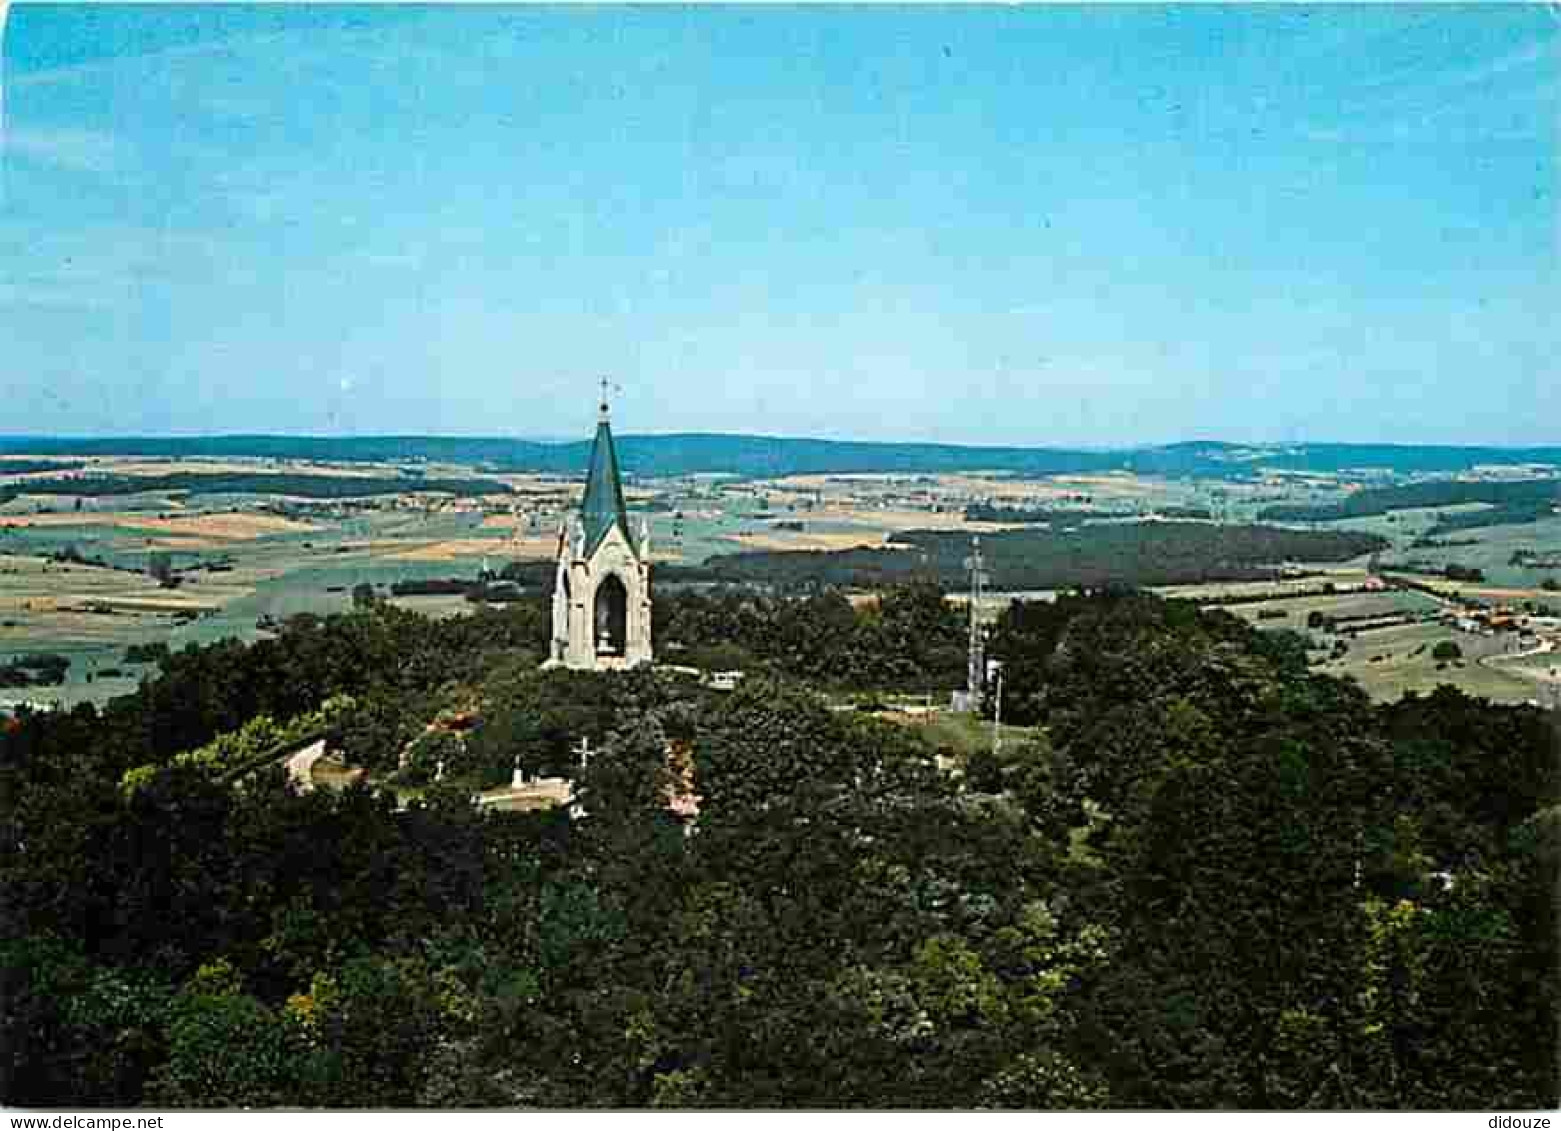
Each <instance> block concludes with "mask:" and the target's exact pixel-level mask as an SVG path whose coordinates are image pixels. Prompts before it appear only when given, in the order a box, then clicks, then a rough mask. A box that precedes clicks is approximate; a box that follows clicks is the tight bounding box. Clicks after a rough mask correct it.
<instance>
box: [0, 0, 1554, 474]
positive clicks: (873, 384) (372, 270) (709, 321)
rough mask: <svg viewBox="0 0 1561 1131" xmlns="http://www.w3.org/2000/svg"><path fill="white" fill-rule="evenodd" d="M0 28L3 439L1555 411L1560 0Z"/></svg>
mask: <svg viewBox="0 0 1561 1131" xmlns="http://www.w3.org/2000/svg"><path fill="white" fill-rule="evenodd" d="M0 20H3V29H0V35H3V43H0V433H4V434H13V435H14V434H69V435H163V434H199V433H231V432H274V433H294V434H315V435H318V434H335V433H350V434H360V435H364V434H385V433H419V434H425V433H440V434H462V435H487V436H522V437H552V438H559V437H579V436H584V435H587V434H589V431H590V429H591V427H592V422H593V419H594V410H595V401H596V399H597V390H598V385H597V381H598V379H599V378H600V377H601V376H602V375H604V374H605V375H610V376H611V378H612V379H613V380H614V381H615V382H616V384H617V385H618V386H620V391H618V392H617V393H615V396H614V410H613V411H614V422H615V426H616V427H617V429H618V430H619V431H620V432H634V433H651V432H708V431H724V432H742V433H750V434H762V435H795V436H816V437H828V438H840V439H846V438H851V439H869V440H931V441H943V442H951V443H976V444H1021V445H1033V446H1114V445H1130V444H1150V443H1162V442H1170V441H1175V440H1184V439H1215V440H1230V441H1238V442H1263V443H1273V442H1299V441H1312V442H1320V441H1360V442H1372V441H1380V442H1398V443H1471V444H1472V443H1483V444H1541V443H1552V444H1555V443H1561V236H1558V221H1561V210H1558V200H1561V197H1558V162H1561V9H1558V8H1556V7H1555V6H1544V5H1526V6H1505V5H1502V6H1496V5H1491V6H1472V7H1464V6H1430V7H1420V6H1402V5H1401V6H1370V7H1365V6H1359V7H1358V6H1349V5H1346V6H1329V7H1303V6H1291V5H1268V6H1256V7H1235V6H1166V7H1154V6H1149V7H1139V6H1133V7H1126V6H1123V7H1115V6H1091V7H1050V6H1037V7H1013V6H1003V7H921V8H916V7H852V8H831V7H769V6H761V7H707V8H697V7H696V8H688V7H677V8H673V7H633V8H617V7H547V8H529V7H514V8H511V7H488V6H471V7H434V8H423V7H417V8H410V7H375V8H358V7H310V6H288V7H275V6H263V5H262V6H254V7H246V6H216V7H200V6H182V5H180V6H160V5H154V6H139V7H110V6H95V5H78V6H71V5H60V6H55V5H31V4H13V5H11V6H10V8H9V13H8V16H0Z"/></svg>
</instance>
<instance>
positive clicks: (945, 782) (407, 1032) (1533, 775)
mask: <svg viewBox="0 0 1561 1131" xmlns="http://www.w3.org/2000/svg"><path fill="white" fill-rule="evenodd" d="M660 604H661V602H658V605H660ZM545 614H546V610H545V608H544V607H542V606H541V605H540V604H537V603H527V602H522V603H519V604H516V605H513V606H510V607H507V608H505V609H503V610H491V609H481V610H478V611H477V612H475V613H474V614H473V615H471V616H468V617H462V618H456V619H452V620H447V621H443V622H430V621H425V620H423V619H422V618H420V617H417V616H414V615H412V614H409V613H405V612H401V611H398V610H396V609H394V608H392V607H389V606H386V605H383V604H379V603H375V604H372V605H367V606H365V607H363V608H361V609H358V610H355V611H354V612H352V613H349V614H344V615H342V616H338V617H331V618H326V619H324V620H319V619H313V618H300V619H297V620H295V621H293V622H289V623H288V624H287V625H285V626H284V627H283V628H282V630H281V631H280V632H279V633H278V635H277V636H276V637H275V638H274V639H269V640H264V641H261V642H258V643H255V644H252V645H247V646H246V645H240V644H220V645H214V646H209V647H207V648H203V649H189V650H186V651H184V652H179V653H173V654H170V655H167V656H164V657H162V658H161V659H160V667H161V670H160V672H159V674H158V675H157V676H155V677H154V678H150V679H148V680H147V681H146V682H145V683H144V684H143V686H142V688H141V690H140V691H139V692H137V693H136V694H135V695H133V696H130V697H127V698H126V699H123V700H119V701H116V702H115V703H113V704H112V705H110V706H109V707H107V708H105V709H103V710H97V709H93V708H87V707H84V708H79V709H77V710H75V711H72V712H68V713H62V714H57V715H30V716H26V717H24V718H23V719H22V720H21V721H20V725H18V726H17V727H16V728H14V729H13V730H12V731H10V732H9V733H7V734H5V735H4V736H3V737H0V798H3V800H4V806H3V810H0V893H3V896H0V899H3V904H0V916H3V921H0V940H3V941H0V1099H3V1100H4V1101H5V1102H7V1103H11V1104H21V1105H40V1106H42V1105H56V1106H87V1105H93V1106H115V1107H125V1106H130V1105H136V1104H167V1105H172V1106H192V1107H197V1106H233V1105H236V1106H250V1107H265V1106H279V1105H280V1106H288V1105H304V1106H342V1107H402V1106H419V1105H425V1106H436V1107H460V1106H493V1105H506V1106H532V1105H535V1106H550V1107H653V1106H675V1107H693V1106H711V1107H728V1108H730V1107H776V1106H809V1107H850V1106H874V1107H942V1106H952V1107H1029V1108H1052V1107H1062V1108H1095V1107H1119V1108H1126V1107H1133V1108H1170V1107H1190V1108H1219V1107H1232V1108H1299V1107H1319V1108H1339V1107H1344V1108H1353V1107H1362V1108H1402V1107H1420V1108H1533V1107H1546V1106H1551V1105H1554V1104H1555V1103H1556V1102H1557V1100H1558V1099H1561V1095H1558V1086H1557V1077H1556V1059H1555V1050H1556V1047H1557V1045H1556V1041H1557V1033H1556V1020H1555V1018H1556V1012H1557V1006H1558V986H1557V943H1556V928H1557V924H1556V922H1555V905H1554V899H1553V896H1554V891H1555V883H1556V878H1557V873H1556V868H1557V863H1558V859H1561V839H1558V837H1561V772H1558V768H1557V767H1558V762H1561V759H1558V758H1557V753H1558V745H1557V718H1556V716H1555V715H1554V714H1553V713H1551V714H1547V713H1545V712H1542V711H1539V710H1537V709H1533V708H1509V707H1497V706H1493V705H1491V704H1489V703H1486V702H1483V701H1480V700H1474V699H1470V698H1468V697H1466V696H1464V695H1462V694H1461V693H1459V692H1456V691H1453V690H1451V689H1445V688H1444V689H1442V690H1440V691H1438V692H1436V693H1435V694H1433V695H1430V696H1407V697H1405V698H1404V699H1403V700H1401V701H1400V702H1398V703H1395V704H1392V705H1390V706H1382V707H1377V706H1373V705H1372V704H1371V703H1370V702H1369V701H1368V700H1367V699H1366V697H1365V696H1364V695H1363V694H1362V693H1361V692H1360V691H1359V690H1358V689H1357V688H1355V687H1354V686H1353V685H1351V684H1349V683H1345V682H1340V681H1337V680H1333V679H1330V678H1327V677H1323V676H1319V675H1315V674H1312V673H1309V672H1308V671H1307V669H1306V666H1305V663H1304V657H1299V656H1298V655H1297V653H1296V652H1295V650H1294V649H1293V648H1290V647H1288V646H1287V645H1286V643H1285V641H1284V639H1283V638H1282V637H1275V636H1269V635H1264V634H1260V633H1258V632H1257V631H1256V630H1254V629H1252V628H1251V627H1249V626H1248V625H1246V624H1245V623H1244V622H1242V621H1240V620H1239V619H1238V618H1235V617H1233V616H1230V615H1228V614H1225V613H1222V612H1212V613H1211V612H1201V611H1199V610H1198V609H1197V608H1195V607H1194V606H1192V605H1189V604H1184V603H1178V602H1166V601H1161V600H1159V599H1156V598H1153V597H1149V596H1146V595H1142V594H1137V593H1133V592H1129V591H1120V592H1104V593H1097V594H1094V595H1090V596H1082V595H1075V596H1069V597H1065V598H1063V599H1061V600H1059V601H1057V602H1056V603H1018V604H1015V605H1013V606H1012V607H1011V608H1010V609H1009V610H1008V611H1007V612H1006V613H1005V614H1004V616H1003V618H1002V621H1001V623H1000V624H999V626H998V630H997V632H996V633H995V635H994V638H993V641H992V654H993V655H994V656H996V657H998V658H1001V659H1002V660H1003V661H1004V662H1005V673H1006V677H1005V682H1004V689H1003V695H1004V702H1003V704H1002V710H1003V716H1004V719H1005V720H1009V719H1012V720H1015V721H1016V722H1019V723H1021V724H1023V725H1026V726H1028V727H1029V728H1030V729H1028V730H1027V731H1025V732H1023V734H1024V736H1023V737H1022V738H1017V739H1015V740H1013V741H1010V742H1007V743H1005V745H1004V746H1003V748H1002V750H1001V751H991V750H982V751H980V752H979V753H978V754H974V755H970V756H968V757H966V756H963V755H961V756H958V757H953V756H951V753H950V751H949V750H946V749H938V748H935V747H934V745H933V743H932V742H930V741H929V740H928V739H927V738H925V737H924V734H923V731H922V730H921V729H919V728H917V727H916V726H914V725H909V724H905V723H897V722H888V721H882V720H879V719H877V718H871V717H864V716H863V715H861V714H860V713H858V712H854V711H842V710H839V709H836V708H837V707H838V706H839V704H838V703H833V702H831V700H830V698H829V697H828V696H829V694H831V693H834V692H838V691H839V690H841V689H846V688H851V689H854V688H859V687H884V686H893V685H896V684H901V683H906V684H914V683H915V682H916V681H917V680H920V679H925V678H927V676H928V675H929V674H937V673H941V674H944V675H947V674H948V672H949V669H957V663H956V661H957V659H958V658H959V642H960V638H961V637H960V625H959V618H958V617H957V615H955V612H954V611H953V610H951V609H950V608H948V607H947V606H946V605H945V604H944V602H943V600H942V596H941V594H940V593H938V591H937V590H936V589H935V588H932V587H922V588H918V587H914V586H913V587H911V588H908V589H905V590H900V591H896V592H891V593H887V594H885V595H884V596H883V598H882V600H881V601H880V602H879V603H878V604H877V605H876V606H875V607H872V608H866V609H862V610H853V609H852V607H851V606H850V605H849V604H847V603H846V602H845V601H844V600H842V599H840V598H839V597H837V596H832V595H828V594H825V595H820V596H815V597H812V598H809V599H807V600H804V601H799V602H784V601H779V600H777V599H773V598H753V597H737V596H735V595H733V596H716V597H698V598H695V597H686V598H679V599H678V600H675V601H667V602H666V607H665V608H660V609H658V615H659V616H661V617H663V618H664V621H663V623H662V624H661V625H658V629H657V631H658V635H659V638H660V639H661V640H663V641H668V640H672V639H674V638H675V639H678V640H680V641H681V642H682V643H683V644H684V645H685V647H686V648H687V649H688V650H690V651H693V650H695V649H697V648H707V649H709V648H717V647H726V648H730V649H735V650H737V651H739V652H740V653H742V654H743V655H745V656H747V657H748V658H749V659H751V660H753V661H754V662H755V666H754V668H753V670H752V672H751V674H750V678H749V679H747V680H745V681H743V683H742V684H741V685H740V686H739V688H738V689H737V690H736V691H734V692H730V693H719V692H714V691H711V690H710V689H708V688H705V687H702V686H700V685H699V684H698V682H697V681H695V680H692V679H689V678H686V677H680V676H678V675H676V674H675V673H666V672H659V673H658V672H650V673H646V672H636V673H627V674H620V675H605V676H595V675H582V674H577V673H568V672H539V671H537V670H536V661H537V659H538V657H539V656H540V655H541V649H542V645H543V644H545V634H546V629H547V622H546V617H545ZM875 653H881V655H879V654H875ZM990 706H995V704H992V705H990ZM260 716H264V717H265V721H256V720H257V718H258V717H260ZM327 724H328V726H329V727H331V728H333V729H334V730H335V731H336V733H338V734H339V736H340V741H341V742H342V743H343V744H344V745H345V746H346V748H347V751H348V754H349V758H350V760H352V761H354V762H355V763H357V764H360V765H364V766H366V767H368V768H369V769H370V770H371V772H372V774H373V780H372V781H370V782H360V783H358V784H356V785H352V786H350V787H346V788H343V789H340V790H330V789H317V790H315V791H313V792H309V793H300V792H298V790H297V789H296V788H295V787H294V786H293V785H292V784H291V783H290V782H289V780H288V779H287V776H286V774H285V773H284V771H283V770H282V768H281V767H279V766H274V765H264V764H261V765H256V764H254V762H255V760H254V759H253V758H251V756H250V754H251V752H252V751H254V750H260V749H262V748H265V747H266V744H267V743H269V742H270V741H271V740H272V739H275V738H276V737H277V736H279V735H280V736H283V737H286V736H288V735H297V734H300V733H310V732H311V731H310V728H312V727H315V726H317V725H327ZM434 734H437V735H441V736H445V738H440V739H439V740H438V741H439V742H440V743H441V744H442V749H444V750H445V752H446V755H447V757H446V758H445V759H444V760H446V761H447V762H448V765H447V774H446V776H445V780H443V781H441V782H432V781H429V780H420V781H417V782H415V783H410V784H404V785H403V786H402V787H401V792H400V794H399V796H398V795H397V793H396V792H394V791H392V790H391V789H389V788H387V787H386V783H394V782H396V781H397V780H398V778H397V775H398V774H402V773H404V772H405V768H406V767H405V766H403V765H402V762H403V758H402V755H403V753H405V752H407V751H408V750H412V751H413V753H412V754H411V755H410V758H411V759H412V763H411V764H413V765H415V764H416V759H417V754H416V752H415V750H416V748H417V745H418V743H419V742H431V741H433V740H432V739H429V738H427V737H426V736H428V735H434ZM581 737H585V738H587V739H588V740H589V743H590V747H591V749H592V751H593V754H592V756H591V758H590V760H589V762H588V763H587V764H586V766H585V767H584V769H583V770H582V769H581V768H580V766H579V763H578V760H577V755H576V754H575V753H574V747H575V745H576V744H577V743H578V741H579V739H580V738H581ZM446 738H448V739H449V741H448V742H446V741H445V739H446ZM517 762H518V763H519V764H520V766H521V767H522V768H523V769H524V770H526V771H527V772H532V773H538V772H541V773H567V774H569V775H570V776H572V777H573V778H574V792H575V796H576V800H577V802H578V805H577V806H575V807H574V808H573V809H571V808H567V807H566V808H558V809H552V810H544V811H540V812H497V811H494V810H493V809H492V808H491V807H479V806H476V805H474V804H473V803H472V800H471V796H470V795H471V792H472V791H473V789H475V788H477V787H479V786H481V785H483V784H491V783H493V782H495V781H503V780H506V779H507V776H508V774H509V772H510V769H511V767H512V766H514V765H515V764H516V763H517ZM690 788H691V789H692V790H693V791H694V792H695V793H697V795H698V806H699V809H698V816H697V819H695V820H693V821H692V822H690V821H688V820H687V819H686V818H685V817H680V816H678V815H676V814H674V813H673V812H670V811H669V808H668V804H667V802H668V799H669V797H671V796H673V795H674V794H676V793H678V792H679V791H686V790H688V789H690Z"/></svg>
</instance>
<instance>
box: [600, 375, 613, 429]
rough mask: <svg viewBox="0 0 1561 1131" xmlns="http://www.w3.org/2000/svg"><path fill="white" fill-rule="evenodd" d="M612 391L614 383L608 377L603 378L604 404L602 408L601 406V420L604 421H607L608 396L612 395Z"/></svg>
mask: <svg viewBox="0 0 1561 1131" xmlns="http://www.w3.org/2000/svg"><path fill="white" fill-rule="evenodd" d="M611 389H612V381H611V380H610V379H609V378H607V377H603V378H602V403H601V406H600V414H601V419H603V420H606V419H607V397H608V394H609V393H610V391H611Z"/></svg>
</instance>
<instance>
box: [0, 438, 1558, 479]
mask: <svg viewBox="0 0 1561 1131" xmlns="http://www.w3.org/2000/svg"><path fill="white" fill-rule="evenodd" d="M589 444H590V441H589V440H585V439H582V440H580V441H575V442H570V443H545V442H542V441H537V440H521V439H510V438H501V437H479V436H472V437H464V436H179V437H146V436H142V437H98V438H79V437H76V438H71V437H50V436H30V437H29V436H16V437H0V454H6V453H16V454H28V455H56V456H93V455H96V456H104V455H131V456H164V457H173V456H206V457H234V456H247V457H259V458H271V459H307V460H329V461H375V462H398V461H418V460H427V461H435V462H448V463H466V464H474V465H487V466H492V467H494V468H501V469H505V470H511V471H532V472H544V473H546V472H552V473H558V474H573V473H576V472H578V471H580V470H581V469H582V468H583V467H584V466H585V462H586V459H587V455H588V451H589ZM618 454H619V458H620V461H621V463H622V464H623V466H624V468H625V469H626V470H627V471H629V472H631V473H633V474H638V475H647V476H658V475H685V474H694V473H702V472H726V473H729V474H734V475H739V476H752V477H767V476H777V475H800V474H831V473H852V472H900V473H907V474H909V473H930V472H939V471H964V470H971V469H981V470H989V471H1007V472H1013V473H1016V474H1028V475H1057V474H1066V473H1073V472H1092V471H1107V470H1125V471H1135V472H1139V473H1144V474H1161V475H1198V476H1210V477H1221V478H1225V477H1241V476H1245V475H1248V474H1251V473H1252V472H1254V471H1256V470H1259V469H1262V468H1275V469H1285V470H1295V471H1337V470H1340V469H1343V468H1354V467H1373V468H1385V469H1389V470H1393V471H1399V472H1453V471H1461V470H1465V469H1468V468H1471V467H1475V466H1479V465H1508V466H1511V465H1519V464H1531V463H1540V464H1554V465H1561V447H1549V448H1490V447H1469V448H1463V447H1447V446H1415V445H1392V444H1291V445H1275V446H1243V445H1238V444H1225V443H1213V442H1204V441H1190V442H1186V443H1178V444H1170V445H1167V446H1163V447H1139V448H1123V449H1118V450H1112V451H1084V450H1079V449H1067V448H1051V447H981V446H974V445H959V444H924V443H874V442H866V441H852V440H814V439H803V438H793V437H771V436H739V435H730V434H723V433H682V434H671V435H659V436H642V435H624V436H619V437H618Z"/></svg>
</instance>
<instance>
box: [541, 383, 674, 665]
mask: <svg viewBox="0 0 1561 1131" xmlns="http://www.w3.org/2000/svg"><path fill="white" fill-rule="evenodd" d="M650 661H651V649H650V527H649V524H648V523H646V522H644V521H643V520H642V521H641V523H640V530H639V536H638V538H636V537H635V536H634V534H632V533H631V532H630V530H629V514H628V510H627V508H626V507H625V506H624V503H623V483H622V481H621V480H620V479H619V475H618V453H617V452H616V451H615V450H614V449H613V442H612V425H611V424H610V423H609V421H608V411H607V382H606V381H603V382H602V403H601V407H600V412H599V414H598V417H597V422H596V439H595V440H594V441H593V442H592V444H591V464H590V470H589V471H588V472H587V473H586V480H585V495H584V496H583V497H582V498H581V500H580V510H579V512H578V513H577V514H576V515H575V516H574V518H573V519H572V520H565V522H564V523H562V524H561V525H560V527H559V531H558V571H557V575H556V577H555V580H554V582H553V644H552V649H551V655H550V656H549V657H548V661H547V663H548V666H557V665H562V666H564V667H567V668H574V669H576V670H579V671H615V670H620V669H623V668H632V667H636V666H638V665H640V664H648V663H650Z"/></svg>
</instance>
